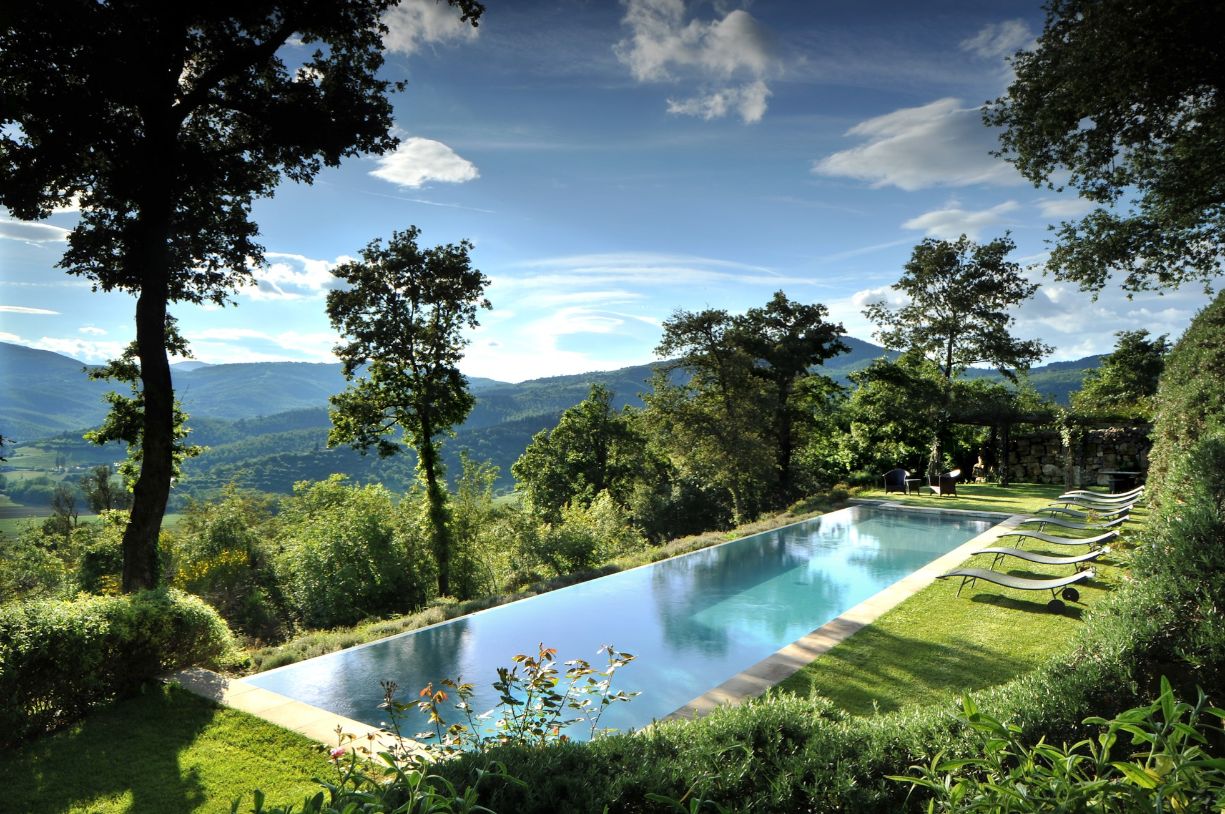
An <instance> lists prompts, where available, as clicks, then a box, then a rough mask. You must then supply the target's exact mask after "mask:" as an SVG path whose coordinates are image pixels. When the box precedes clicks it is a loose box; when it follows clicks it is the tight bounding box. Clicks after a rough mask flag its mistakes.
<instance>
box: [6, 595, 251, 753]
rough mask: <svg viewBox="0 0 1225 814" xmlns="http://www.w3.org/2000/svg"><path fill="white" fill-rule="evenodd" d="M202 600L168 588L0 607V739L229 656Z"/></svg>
mask: <svg viewBox="0 0 1225 814" xmlns="http://www.w3.org/2000/svg"><path fill="white" fill-rule="evenodd" d="M235 653H236V650H235V647H234V641H233V638H232V636H231V635H230V631H229V628H227V627H226V625H225V622H223V621H222V620H221V617H219V616H218V615H217V613H216V611H214V610H213V609H212V608H210V607H209V606H208V605H206V604H205V603H204V602H202V601H201V600H199V599H197V598H196V597H193V596H188V595H186V594H183V593H181V592H179V591H175V590H169V591H167V590H157V591H145V592H143V593H139V594H130V595H126V596H80V597H78V598H77V599H74V600H70V601H63V600H37V601H30V602H16V603H9V604H5V605H3V606H0V744H9V743H13V742H16V741H19V740H21V739H23V738H25V737H27V736H30V735H34V734H38V733H40V732H44V731H47V730H48V729H52V728H55V727H58V726H61V725H63V724H65V723H68V722H70V721H72V720H75V719H76V718H79V717H80V716H81V715H83V714H84V713H85V712H86V711H87V710H89V709H90V707H92V706H93V705H95V704H97V703H99V702H102V701H107V700H110V699H112V698H115V697H119V696H123V695H127V694H130V693H132V692H133V691H135V690H136V689H137V688H139V687H140V686H141V685H142V684H143V683H145V682H146V681H149V680H151V679H153V678H155V677H156V676H158V675H160V674H162V673H165V672H168V671H171V670H176V669H179V668H182V667H187V666H191V665H196V664H210V665H218V664H221V663H224V662H226V661H228V660H230V659H233V658H234V656H235Z"/></svg>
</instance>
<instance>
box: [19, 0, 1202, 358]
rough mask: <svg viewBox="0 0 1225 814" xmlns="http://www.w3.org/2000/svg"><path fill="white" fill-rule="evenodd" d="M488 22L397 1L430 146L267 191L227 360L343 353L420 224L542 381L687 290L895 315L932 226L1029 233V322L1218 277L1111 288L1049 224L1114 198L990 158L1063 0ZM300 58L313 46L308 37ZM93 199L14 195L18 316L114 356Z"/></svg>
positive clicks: (497, 4)
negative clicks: (361, 272) (394, 239)
mask: <svg viewBox="0 0 1225 814" xmlns="http://www.w3.org/2000/svg"><path fill="white" fill-rule="evenodd" d="M488 6H489V10H488V12H487V13H486V17H485V18H484V20H483V21H482V23H481V26H480V28H479V29H478V30H477V31H475V32H474V31H472V30H470V29H466V28H465V27H463V26H460V25H459V24H458V22H457V16H456V15H455V14H454V13H453V12H450V11H449V10H448V9H447V7H446V6H445V5H439V4H437V3H435V2H434V1H433V0H406V2H405V3H404V4H403V5H402V6H401V7H400V9H399V10H397V11H396V12H395V13H394V15H393V16H392V17H391V18H389V19H388V24H389V26H390V28H391V31H390V33H389V35H388V38H387V44H388V46H389V48H390V49H392V53H390V54H389V58H388V62H387V66H386V68H385V72H386V74H387V76H388V77H389V78H396V79H400V78H403V79H407V80H408V87H407V89H406V90H405V91H404V92H403V93H402V94H398V95H397V96H396V97H395V100H394V101H395V116H396V122H397V126H398V128H399V130H400V135H401V137H402V139H403V143H402V145H401V147H400V149H399V150H398V151H397V152H396V153H395V154H392V155H388V156H384V157H382V158H378V157H363V158H355V159H350V160H348V161H346V162H345V163H344V164H343V165H342V166H341V167H340V168H337V169H330V170H326V171H324V172H323V173H321V174H320V175H319V177H318V178H317V179H316V181H315V183H314V184H313V185H310V186H301V185H295V184H292V183H286V184H284V185H283V186H282V187H281V188H280V189H279V190H278V192H277V195H276V197H275V198H272V199H269V200H264V201H260V202H259V203H258V204H257V205H256V207H255V211H254V215H255V219H256V221H257V222H258V223H259V225H260V229H261V234H262V240H263V243H264V245H265V247H266V248H267V250H268V254H267V259H268V261H269V263H270V265H269V266H268V267H267V268H265V269H262V270H260V271H259V272H258V273H257V277H258V278H259V283H258V285H257V286H254V287H252V288H249V289H244V290H242V291H240V292H239V293H238V294H237V295H236V297H235V301H236V305H233V306H230V307H226V308H206V307H199V306H191V305H181V306H179V307H177V308H175V309H173V312H174V313H175V315H176V316H177V317H178V318H179V321H180V325H181V328H182V329H183V332H184V334H185V335H186V336H187V338H188V339H189V340H190V341H191V343H192V346H193V348H194V350H195V354H196V357H197V358H198V359H200V360H202V361H205V362H213V363H222V362H243V361H266V360H293V361H331V360H332V357H331V348H332V346H333V345H334V344H335V342H336V339H337V337H336V336H335V335H334V334H333V333H332V332H331V330H330V328H329V326H328V323H327V318H326V316H325V314H324V297H325V296H326V292H327V290H328V289H329V287H330V286H331V285H333V278H332V276H331V274H330V269H331V268H332V267H333V266H334V265H335V264H336V263H338V262H343V261H344V260H346V259H349V258H352V257H355V256H356V255H357V253H358V251H359V250H360V249H361V248H362V247H363V246H365V245H366V244H367V243H368V242H369V241H370V240H372V239H374V238H384V239H386V238H388V237H390V235H391V233H392V231H393V230H396V229H403V228H405V227H407V226H409V225H416V226H418V227H420V229H421V230H422V238H421V239H422V242H423V243H425V244H427V245H433V244H438V243H450V242H455V241H458V240H460V239H462V238H468V239H470V240H472V241H473V242H474V243H475V245H476V249H475V252H474V254H473V260H474V265H475V266H476V267H477V268H480V269H481V270H482V271H483V272H485V274H486V275H487V276H488V277H489V278H490V279H491V280H492V285H491V287H490V289H489V291H488V296H489V299H490V300H491V302H492V305H493V308H492V310H490V311H485V312H482V315H481V323H482V324H481V327H480V328H479V329H478V330H477V331H476V332H474V334H473V335H472V337H471V340H472V344H471V345H470V347H469V349H468V354H467V358H466V360H465V363H464V365H463V368H464V370H465V372H467V373H468V374H470V375H474V376H487V377H491V378H497V379H503V380H508V381H518V380H522V379H528V378H536V377H540V376H550V375H558V374H564V373H578V372H583V371H587V370H603V369H612V368H617V367H622V366H625V365H630V364H641V363H645V362H648V361H650V360H651V359H652V358H653V349H654V347H655V345H656V344H657V342H658V340H659V337H660V323H661V322H662V321H663V320H664V319H666V318H667V317H668V316H669V315H670V314H671V313H672V312H673V311H674V310H676V309H678V308H680V309H685V310H698V309H702V308H707V307H715V308H725V309H728V310H730V311H733V312H740V311H743V310H745V309H747V308H750V307H753V306H758V305H762V304H764V303H765V302H766V301H767V300H768V299H769V298H770V296H771V295H772V293H773V292H774V291H776V290H779V289H781V290H783V291H785V292H786V293H787V294H788V296H790V297H791V298H793V299H797V300H801V301H804V302H820V303H824V304H825V305H826V306H827V307H828V308H829V310H830V314H831V319H832V320H833V321H836V322H841V323H843V325H844V326H845V327H846V329H847V331H848V333H850V334H851V335H853V336H857V337H860V338H864V339H871V338H872V333H873V327H872V326H871V325H870V324H869V323H867V321H866V320H865V319H864V317H863V314H862V307H863V304H864V303H865V302H867V301H871V300H874V299H879V298H881V297H882V296H886V297H887V296H891V292H890V291H889V286H890V285H891V284H892V283H894V282H896V281H897V279H898V277H899V275H900V274H901V270H902V266H903V264H904V263H905V262H906V260H907V259H908V258H909V256H910V253H911V250H912V249H913V247H914V245H915V244H916V243H918V242H919V241H920V240H922V239H923V238H924V237H928V236H934V237H940V238H950V239H952V238H956V237H957V236H958V235H959V234H961V233H962V232H965V233H968V234H969V235H970V236H971V237H974V238H976V239H979V240H984V241H985V240H990V239H992V238H995V237H997V236H999V235H1001V234H1003V233H1004V232H1005V231H1006V230H1009V231H1011V233H1012V236H1013V239H1014V240H1015V241H1016V243H1017V251H1016V252H1015V253H1014V254H1013V255H1012V259H1014V260H1016V261H1018V262H1020V263H1022V264H1023V265H1024V266H1026V267H1027V269H1028V271H1027V273H1028V274H1030V275H1031V276H1032V277H1033V279H1035V280H1039V281H1041V283H1042V286H1041V288H1040V290H1039V292H1038V294H1037V296H1036V297H1035V299H1034V300H1033V301H1032V302H1030V303H1027V304H1026V305H1024V306H1023V307H1022V308H1020V309H1018V311H1017V313H1016V317H1017V326H1016V333H1018V334H1019V335H1021V336H1023V337H1025V338H1030V337H1038V338H1041V339H1043V340H1044V341H1046V342H1048V343H1049V344H1051V345H1053V346H1054V347H1055V348H1056V349H1057V350H1056V351H1055V353H1054V354H1053V355H1052V356H1051V357H1049V358H1048V359H1047V360H1046V361H1055V360H1063V359H1075V358H1079V357H1081V356H1084V355H1087V354H1090V353H1100V352H1107V351H1109V350H1110V348H1111V347H1112V346H1113V341H1114V338H1113V334H1114V332H1115V331H1118V330H1122V329H1125V328H1147V329H1148V330H1150V331H1151V332H1153V333H1154V334H1159V333H1168V334H1170V335H1171V336H1172V337H1177V335H1178V334H1180V333H1181V331H1182V330H1183V329H1184V328H1185V326H1186V324H1187V322H1188V321H1189V320H1190V318H1191V317H1192V316H1193V315H1194V313H1195V312H1196V311H1197V310H1198V309H1199V308H1201V307H1202V306H1203V305H1204V304H1206V302H1207V297H1206V296H1205V295H1204V293H1203V292H1202V291H1200V290H1197V289H1190V290H1185V291H1180V292H1171V293H1167V294H1166V295H1164V296H1158V295H1144V296H1139V295H1138V296H1136V297H1135V299H1133V300H1128V299H1127V298H1126V297H1125V296H1123V295H1122V294H1121V293H1119V292H1118V291H1117V290H1114V289H1111V290H1108V291H1106V292H1104V293H1103V294H1102V296H1101V297H1100V298H1099V299H1098V300H1097V301H1096V302H1093V301H1091V300H1090V298H1089V297H1088V295H1085V294H1082V293H1080V292H1078V291H1077V290H1076V289H1075V288H1074V287H1073V286H1069V285H1067V284H1063V283H1057V282H1055V281H1054V280H1053V279H1050V278H1044V277H1043V276H1042V272H1041V264H1042V262H1043V260H1044V258H1045V253H1046V251H1047V248H1048V247H1047V244H1046V239H1047V238H1048V237H1049V233H1048V231H1047V226H1048V224H1051V223H1055V222H1058V221H1060V220H1063V219H1066V218H1069V217H1075V216H1077V215H1079V214H1082V213H1083V212H1084V211H1086V210H1087V207H1086V206H1084V205H1083V202H1081V201H1079V200H1078V199H1077V198H1076V197H1075V196H1074V195H1072V194H1068V193H1064V194H1055V193H1053V192H1051V191H1049V190H1041V189H1034V188H1033V187H1032V185H1030V184H1028V183H1027V182H1025V181H1024V180H1023V179H1021V178H1020V177H1019V176H1018V175H1017V173H1016V172H1015V171H1014V170H1013V169H1012V168H1011V167H1010V166H1008V165H1007V164H1004V163H1002V162H1000V161H999V160H998V159H995V158H993V157H992V156H991V155H990V154H989V150H990V149H991V148H992V147H993V146H994V140H995V136H994V134H993V133H992V132H990V131H989V130H987V129H986V128H985V127H984V126H983V125H982V124H981V119H980V116H979V111H978V108H979V106H980V105H981V104H982V103H983V102H984V101H985V100H987V99H991V98H994V97H996V96H998V95H1000V93H1001V92H1003V90H1004V89H1005V87H1006V86H1007V83H1008V80H1009V71H1008V67H1007V65H1006V63H1005V60H1004V57H1005V56H1006V55H1007V54H1009V53H1011V52H1013V51H1014V50H1016V49H1017V48H1020V47H1025V46H1026V45H1027V44H1029V43H1031V42H1032V41H1033V38H1034V36H1035V35H1036V34H1037V33H1038V32H1039V31H1040V30H1041V24H1042V13H1041V8H1040V4H1039V3H1038V2H991V3H981V2H923V3H914V2H868V3H862V2H821V3H816V2H794V1H793V0H776V1H775V2H769V1H768V0H756V2H747V1H746V2H720V1H719V0H715V1H714V2H692V1H691V2H682V0H628V2H612V0H607V2H600V1H598V0H589V1H588V2H583V1H582V0H554V2H528V1H527V0H513V2H512V0H489V2H488ZM285 58H286V61H288V62H292V61H293V59H294V58H295V54H294V49H293V48H289V49H287V51H286V54H285ZM75 217H76V215H75V214H74V213H72V212H62V213H56V214H54V215H53V216H52V217H51V218H49V219H47V220H46V221H42V222H39V223H36V224H31V223H21V222H17V221H14V220H13V219H12V217H11V216H10V215H8V213H6V212H4V211H3V210H0V340H2V341H9V342H17V343H20V344H25V345H30V346H33V347H39V348H45V349H49V350H55V351H58V352H61V353H65V354H67V355H70V356H74V357H76V358H79V359H83V360H86V361H90V362H99V361H102V360H103V359H106V358H110V357H112V356H115V355H117V354H118V353H119V352H120V350H121V349H122V347H123V346H124V345H125V344H126V343H127V342H128V341H129V340H130V339H131V338H132V335H133V329H132V313H133V305H134V302H133V300H132V299H131V298H130V297H128V296H124V295H117V294H114V295H103V294H98V293H93V292H91V291H90V289H89V284H88V283H87V282H85V281H82V280H79V279H76V278H72V277H69V276H68V275H66V274H65V273H64V272H62V271H60V270H58V269H56V268H55V264H56V262H57V261H58V260H59V257H60V255H61V253H62V251H63V249H64V243H63V238H64V235H65V234H66V230H67V229H69V228H71V226H72V224H73V222H74V219H75Z"/></svg>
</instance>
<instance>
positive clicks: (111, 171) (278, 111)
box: [0, 0, 483, 591]
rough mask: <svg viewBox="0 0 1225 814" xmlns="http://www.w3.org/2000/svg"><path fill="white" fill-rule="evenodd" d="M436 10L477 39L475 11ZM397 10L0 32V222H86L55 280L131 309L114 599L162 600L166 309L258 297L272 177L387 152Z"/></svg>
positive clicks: (33, 23)
mask: <svg viewBox="0 0 1225 814" xmlns="http://www.w3.org/2000/svg"><path fill="white" fill-rule="evenodd" d="M448 2H449V3H450V4H452V5H456V6H458V7H459V8H460V10H461V13H462V14H463V16H464V18H465V19H467V20H469V21H471V22H472V23H473V24H475V23H476V21H477V19H478V18H479V15H480V13H481V11H483V8H482V6H481V5H480V4H479V3H476V2H474V0H448ZM392 3H393V0H359V1H357V2H348V3H335V2H331V0H293V2H286V0H250V2H244V3H165V2H160V0H111V1H110V2H93V0H70V2H64V3H58V4H56V6H55V8H54V13H51V12H50V10H49V9H48V8H47V7H45V6H44V5H42V4H38V3H17V4H9V5H8V6H6V7H5V11H4V15H3V17H2V18H0V100H2V102H3V103H2V104H0V204H2V205H4V206H6V207H8V209H9V210H10V211H11V212H12V213H13V214H14V215H15V216H16V217H18V218H22V219H27V220H30V219H35V218H40V217H45V216H46V215H48V214H49V213H50V212H51V210H52V209H53V208H54V207H57V206H68V205H73V204H75V205H77V206H79V208H80V219H79V221H78V223H77V225H76V227H75V228H74V229H73V230H72V232H71V233H70V234H69V236H68V250H67V251H66V252H65V254H64V256H63V259H62V260H61V261H60V266H61V267H62V268H64V269H65V270H67V271H68V272H69V273H71V274H77V275H80V276H83V277H85V278H86V279H88V280H90V281H91V282H92V283H93V284H94V286H95V288H98V289H101V290H103V291H124V292H128V293H131V294H134V295H136V297H137V301H136V344H137V350H138V354H137V355H138V356H139V359H140V378H141V387H142V393H143V398H144V415H143V420H144V422H145V426H144V429H143V432H142V434H141V443H142V446H143V455H142V462H141V470H140V476H139V478H138V479H137V480H136V483H135V484H134V487H133V498H134V500H133V505H132V513H131V517H130V520H129V523H128V526H127V529H126V531H125V533H124V543H123V547H124V573H123V588H124V590H126V591H133V590H137V589H140V588H147V587H151V586H153V585H154V584H156V582H157V573H156V563H157V556H156V552H157V540H158V534H159V531H160V529H161V522H162V516H163V514H164V513H165V509H166V501H167V496H168V494H169V489H170V480H171V476H172V468H173V463H172V461H173V446H174V441H173V427H174V394H173V385H172V381H171V375H170V365H169V360H168V359H167V356H166V348H165V346H164V344H163V343H164V338H165V336H164V325H165V322H166V309H167V304H168V303H169V302H179V301H186V302H193V303H199V302H204V301H213V302H218V303H220V302H224V301H225V300H226V299H227V296H228V294H229V292H230V291H231V290H233V289H234V288H235V287H236V286H238V285H241V284H243V283H245V282H248V281H249V280H250V278H251V271H250V269H251V267H252V266H253V265H258V264H259V263H261V262H262V258H263V250H262V247H261V246H260V245H259V243H258V242H257V241H256V236H257V234H258V229H257V226H256V224H255V223H254V222H253V221H252V220H251V204H252V201H253V200H254V199H256V198H260V197H266V196H269V195H271V194H272V193H273V191H274V189H275V188H276V185H277V184H278V183H279V181H280V180H281V178H282V177H285V178H290V179H292V180H295V181H310V180H311V178H313V177H314V175H315V174H316V173H317V172H318V171H319V170H320V168H321V167H323V166H325V165H327V166H335V165H337V164H338V163H339V162H340V160H341V159H342V158H344V157H346V156H352V155H357V154H361V153H381V152H384V151H386V150H388V149H391V148H392V147H394V146H395V145H396V139H395V138H394V137H393V136H392V135H391V134H390V129H391V125H392V108H391V103H390V101H389V100H388V98H387V96H388V93H389V92H390V91H391V90H393V89H395V88H397V87H399V85H397V84H395V83H393V82H390V81H388V80H385V79H382V78H380V77H379V76H378V75H377V72H378V70H379V68H380V66H381V65H382V63H383V43H382V34H383V33H384V32H385V30H386V29H385V27H384V26H383V25H382V23H381V17H382V14H383V13H384V12H385V11H386V10H387V9H388V8H389V7H390V6H391V5H392ZM291 41H292V42H294V43H295V44H296V43H301V47H302V50H298V48H287V47H286V46H287V45H289V44H290V43H291ZM299 54H304V56H301V57H298V56H297V55H299ZM287 59H288V60H290V61H289V62H287V61H286V60H287Z"/></svg>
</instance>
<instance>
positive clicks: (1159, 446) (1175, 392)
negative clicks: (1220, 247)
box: [1148, 294, 1225, 503]
mask: <svg viewBox="0 0 1225 814" xmlns="http://www.w3.org/2000/svg"><path fill="white" fill-rule="evenodd" d="M1222 381H1225V294H1220V295H1218V296H1217V297H1216V299H1215V300H1213V301H1212V302H1211V303H1210V304H1209V305H1208V306H1206V307H1205V308H1204V309H1203V310H1202V311H1200V312H1199V314H1197V315H1196V316H1195V319H1194V320H1192V321H1191V324H1190V325H1189V326H1188V327H1187V330H1186V332H1185V333H1184V334H1183V335H1182V337H1181V338H1180V339H1179V340H1178V342H1177V343H1175V345H1174V347H1173V349H1172V350H1171V351H1170V353H1169V355H1168V356H1166V359H1165V369H1164V371H1163V372H1162V375H1161V381H1160V385H1159V386H1158V389H1157V394H1156V396H1155V397H1154V404H1155V409H1154V418H1153V421H1154V426H1153V434H1152V438H1153V449H1152V451H1151V452H1150V454H1149V473H1148V483H1149V488H1150V492H1151V493H1152V494H1151V495H1150V500H1153V501H1154V502H1157V503H1160V501H1162V500H1163V499H1167V497H1168V499H1177V496H1178V489H1179V487H1180V486H1181V483H1180V482H1178V481H1175V480H1172V477H1173V476H1172V474H1171V470H1172V469H1173V467H1174V464H1175V462H1176V460H1177V459H1178V458H1179V457H1180V456H1181V455H1182V454H1183V451H1184V450H1186V449H1187V448H1188V447H1190V446H1191V444H1193V443H1194V442H1195V441H1196V439H1198V438H1201V437H1203V436H1204V435H1206V434H1209V433H1211V432H1215V431H1218V430H1220V429H1222V428H1225V388H1222V387H1221V386H1220V382H1222Z"/></svg>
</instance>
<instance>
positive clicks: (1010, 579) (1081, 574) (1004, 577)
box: [936, 568, 1096, 613]
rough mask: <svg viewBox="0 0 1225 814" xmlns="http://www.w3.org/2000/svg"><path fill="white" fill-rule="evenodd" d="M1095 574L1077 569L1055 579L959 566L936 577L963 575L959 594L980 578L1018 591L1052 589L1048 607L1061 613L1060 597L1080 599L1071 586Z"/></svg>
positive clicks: (1062, 606) (1078, 593)
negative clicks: (1035, 577) (1034, 577)
mask: <svg viewBox="0 0 1225 814" xmlns="http://www.w3.org/2000/svg"><path fill="white" fill-rule="evenodd" d="M1094 576H1096V572H1094V570H1093V569H1092V568H1090V569H1088V570H1087V571H1077V572H1076V573H1075V574H1072V575H1071V576H1066V577H1056V578H1055V579H1030V578H1029V577H1016V576H1013V575H1012V574H1001V573H1000V572H999V571H989V570H987V569H986V568H958V569H957V570H955V571H949V572H948V573H947V574H941V575H940V576H938V577H936V579H950V578H952V577H961V585H959V586H958V587H957V595H958V596H961V589H962V588H964V587H966V583H967V582H968V583H970V587H971V588H973V587H974V583H975V582H977V581H978V580H980V579H981V580H984V581H986V582H994V583H995V584H996V585H1003V586H1004V587H1005V588H1015V589H1017V590H1018V591H1050V592H1051V601H1050V602H1047V603H1046V607H1047V608H1048V609H1049V610H1051V611H1053V612H1055V613H1059V612H1060V611H1062V610H1063V608H1064V605H1063V602H1061V601H1060V600H1059V597H1061V596H1062V597H1063V598H1064V599H1066V600H1068V601H1069V602H1075V601H1076V600H1077V599H1080V592H1079V591H1077V590H1076V589H1075V588H1073V587H1071V586H1072V585H1073V584H1074V583H1077V582H1081V581H1083V580H1086V579H1093V577H1094Z"/></svg>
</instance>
